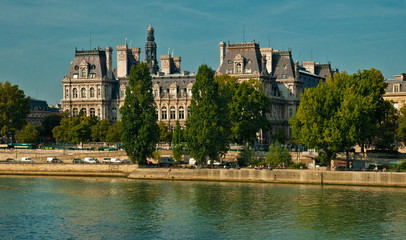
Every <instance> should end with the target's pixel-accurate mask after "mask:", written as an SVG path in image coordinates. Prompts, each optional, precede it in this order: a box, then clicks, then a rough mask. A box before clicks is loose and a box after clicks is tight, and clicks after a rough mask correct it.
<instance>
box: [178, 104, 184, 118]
mask: <svg viewBox="0 0 406 240" xmlns="http://www.w3.org/2000/svg"><path fill="white" fill-rule="evenodd" d="M184 118H185V109H184V108H183V107H179V119H184Z"/></svg>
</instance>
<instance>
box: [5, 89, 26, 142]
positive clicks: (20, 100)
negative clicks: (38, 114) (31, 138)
mask: <svg viewBox="0 0 406 240" xmlns="http://www.w3.org/2000/svg"><path fill="white" fill-rule="evenodd" d="M29 101H30V97H25V95H24V91H23V90H21V89H18V86H17V85H11V83H10V82H5V83H4V84H3V83H2V82H0V134H1V136H7V137H11V138H12V139H13V136H14V135H15V133H16V131H17V130H20V129H21V128H22V127H23V126H24V125H25V124H26V120H25V119H26V117H27V115H28V114H29V113H30V105H29Z"/></svg>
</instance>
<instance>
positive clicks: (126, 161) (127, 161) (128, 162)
mask: <svg viewBox="0 0 406 240" xmlns="http://www.w3.org/2000/svg"><path fill="white" fill-rule="evenodd" d="M121 163H122V164H131V161H130V160H128V159H124V160H123V161H121Z"/></svg>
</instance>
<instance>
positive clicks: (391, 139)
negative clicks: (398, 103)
mask: <svg viewBox="0 0 406 240" xmlns="http://www.w3.org/2000/svg"><path fill="white" fill-rule="evenodd" d="M385 104H386V108H385V111H384V114H385V117H384V119H383V120H382V122H381V123H380V124H379V125H378V134H377V136H376V138H375V141H374V143H373V144H374V145H375V147H376V148H377V149H380V150H389V151H391V150H394V149H395V147H396V145H395V143H396V131H397V130H398V129H397V120H398V117H399V116H398V111H397V110H396V109H395V108H394V107H393V105H392V103H391V102H389V101H385Z"/></svg>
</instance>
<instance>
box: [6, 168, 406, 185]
mask: <svg viewBox="0 0 406 240" xmlns="http://www.w3.org/2000/svg"><path fill="white" fill-rule="evenodd" d="M0 175H41V176H94V177H96V176H97V177H100V176H103V177H126V178H127V177H128V178H131V179H159V180H186V181H228V182H267V183H299V184H330V185H354V186H388V187H406V173H402V172H361V171H359V172H358V171H322V170H290V169H289V170H288V169H283V170H282V169H275V170H265V169H264V170H255V169H182V168H180V169H178V168H173V169H170V168H138V166H137V165H135V164H49V163H48V164H47V163H33V164H27V163H25V164H19V163H2V164H0Z"/></svg>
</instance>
